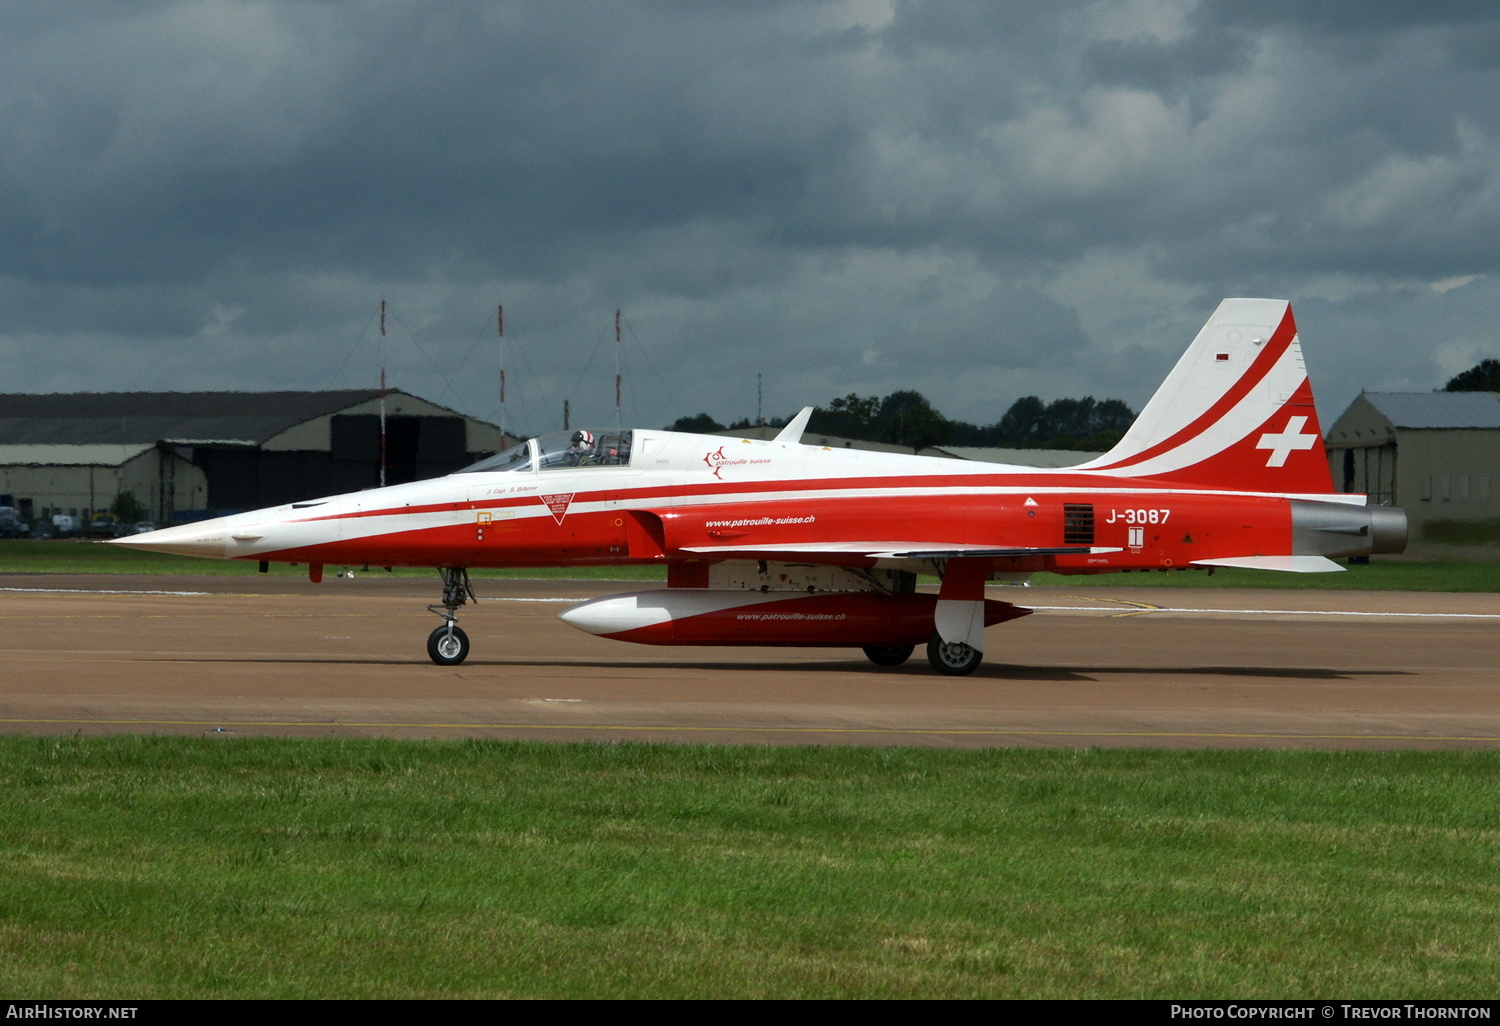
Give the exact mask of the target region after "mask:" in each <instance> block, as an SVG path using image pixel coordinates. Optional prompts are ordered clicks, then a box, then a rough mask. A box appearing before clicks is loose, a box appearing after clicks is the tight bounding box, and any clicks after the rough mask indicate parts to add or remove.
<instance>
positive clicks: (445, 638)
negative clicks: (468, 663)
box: [427, 621, 469, 666]
mask: <svg viewBox="0 0 1500 1026" xmlns="http://www.w3.org/2000/svg"><path fill="white" fill-rule="evenodd" d="M427 655H428V656H429V657H430V658H431V659H432V661H433V662H435V663H437V664H438V665H439V666H457V665H458V664H459V663H461V662H463V661H464V660H465V659H467V658H469V636H468V635H467V634H465V633H464V630H463V628H462V627H460V626H459V625H458V624H456V623H453V622H452V621H450V622H448V623H445V624H443V626H441V627H439V628H437V629H436V630H434V631H433V632H432V633H431V634H429V635H427Z"/></svg>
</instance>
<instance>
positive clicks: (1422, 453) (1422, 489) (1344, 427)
mask: <svg viewBox="0 0 1500 1026" xmlns="http://www.w3.org/2000/svg"><path fill="white" fill-rule="evenodd" d="M1326 444H1327V447H1328V461H1329V466H1330V469H1331V470H1332V471H1333V483H1334V486H1335V487H1336V488H1338V489H1339V490H1340V491H1344V492H1364V493H1366V494H1368V495H1369V502H1370V504H1371V505H1372V506H1399V507H1401V508H1402V509H1404V510H1405V511H1406V516H1407V520H1408V522H1409V523H1410V525H1411V532H1412V540H1413V541H1414V542H1436V543H1448V544H1487V543H1494V542H1500V395H1496V394H1495V393H1493V392H1361V393H1360V395H1359V397H1358V398H1356V399H1355V400H1354V402H1353V403H1351V404H1350V406H1349V408H1348V409H1347V410H1345V411H1344V414H1343V416H1341V417H1339V419H1338V420H1336V421H1335V422H1334V424H1333V427H1331V428H1330V429H1329V431H1328V437H1327V441H1326Z"/></svg>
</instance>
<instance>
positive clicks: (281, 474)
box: [0, 389, 504, 524]
mask: <svg viewBox="0 0 1500 1026" xmlns="http://www.w3.org/2000/svg"><path fill="white" fill-rule="evenodd" d="M502 441H503V440H502V438H501V433H500V429H499V428H498V427H496V426H495V425H493V424H490V423H488V422H486V421H482V420H478V419H476V418H474V417H468V416H464V415H463V414H460V413H457V412H455V411H453V410H450V409H447V408H446V407H442V406H439V405H437V404H436V403H432V402H428V401H427V400H425V399H422V398H419V397H417V396H414V395H410V394H408V393H406V392H401V391H398V390H391V391H389V392H387V394H386V437H385V469H386V475H385V476H386V483H387V484H398V483H401V482H404V481H416V480H420V479H422V478H427V477H437V476H439V475H442V474H447V473H451V472H452V471H454V470H458V469H460V468H462V467H464V466H467V465H468V464H469V463H472V462H473V461H475V460H477V459H480V458H482V457H484V456H486V455H488V454H490V453H494V452H498V451H499V450H500V449H502V448H504V446H503V445H502ZM380 470H381V437H380V395H379V393H378V392H377V391H375V390H370V389H355V390H347V391H328V392H100V393H94V392H82V393H71V394H52V395H0V505H9V506H15V507H17V508H18V509H19V510H20V512H21V514H22V515H23V517H25V518H26V519H28V520H32V519H37V518H40V517H43V516H48V515H51V514H53V513H67V514H72V515H75V516H82V517H85V518H86V517H88V516H89V515H90V514H91V513H92V512H94V511H97V510H104V509H108V508H109V507H110V505H111V504H112V503H113V502H114V501H115V498H116V497H117V496H118V495H120V494H121V493H122V492H130V493H131V494H132V495H133V496H134V497H135V499H136V501H137V502H139V503H140V505H141V506H142V507H143V508H144V509H145V511H146V516H147V518H148V519H151V520H154V521H156V522H157V523H158V524H167V523H170V522H173V521H180V520H193V519H199V518H201V517H206V516H217V515H221V514H224V513H228V512H233V511H238V510H245V509H256V508H259V507H262V506H273V505H278V504H280V503H284V502H291V501H295V500H297V499H305V498H309V497H312V496H318V495H330V494H335V493H339V492H351V491H358V490H360V489H363V488H371V487H374V486H376V485H378V484H379V483H380Z"/></svg>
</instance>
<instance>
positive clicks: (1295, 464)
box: [1084, 299, 1334, 494]
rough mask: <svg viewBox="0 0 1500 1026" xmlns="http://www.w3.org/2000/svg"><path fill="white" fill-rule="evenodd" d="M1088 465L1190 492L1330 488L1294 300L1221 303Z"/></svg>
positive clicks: (1314, 490) (1297, 491)
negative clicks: (1125, 426) (1137, 411)
mask: <svg viewBox="0 0 1500 1026" xmlns="http://www.w3.org/2000/svg"><path fill="white" fill-rule="evenodd" d="M1084 467H1085V468H1087V469H1097V470H1109V471H1110V472H1111V473H1116V474H1129V475H1131V476H1133V477H1149V478H1157V479H1165V480H1168V481H1172V482H1174V483H1178V484H1182V485H1186V486H1190V487H1213V488H1233V489H1236V490H1245V491H1276V492H1296V493H1304V494H1308V493H1321V492H1332V491H1333V490H1334V489H1333V477H1332V474H1331V473H1330V472H1329V468H1328V459H1327V456H1326V455H1325V453H1324V448H1323V435H1322V429H1321V427H1320V425H1319V423H1318V412H1317V408H1316V406H1315V405H1314V403H1313V394H1312V386H1311V384H1310V383H1309V382H1308V379H1307V368H1306V365H1305V364H1304V362H1303V359H1302V347H1301V344H1300V342H1299V341H1298V337H1297V325H1296V322H1295V320H1294V319H1293V317H1292V307H1291V304H1290V303H1289V302H1287V301H1286V300H1283V299H1226V300H1224V301H1223V302H1222V303H1220V304H1219V307H1218V309H1217V310H1215V311H1214V313H1213V316H1212V317H1210V318H1209V320H1208V323H1207V324H1205V325H1204V326H1203V329H1202V330H1201V331H1200V332H1198V335H1197V337H1196V338H1195V339H1193V343H1192V345H1190V346H1188V349H1187V351H1186V352H1185V353H1183V355H1182V357H1181V358H1180V359H1179V360H1178V361H1177V364H1176V366H1174V367H1173V368H1172V371H1171V373H1170V374H1168V375H1167V379H1166V381H1164V382H1163V383H1162V386H1161V388H1159V389H1158V390H1157V392H1156V394H1155V395H1154V396H1152V397H1151V400H1150V402H1148V403H1147V404H1146V407H1145V409H1143V410H1142V411H1141V415H1140V416H1139V417H1137V418H1136V421H1135V423H1134V424H1133V425H1131V427H1130V430H1129V431H1127V432H1126V433H1125V437H1124V438H1122V439H1121V440H1120V443H1119V444H1118V445H1116V446H1115V447H1114V448H1113V449H1112V450H1110V451H1109V452H1108V453H1106V454H1105V455H1104V456H1102V457H1100V458H1099V459H1097V460H1094V461H1092V462H1090V463H1087V464H1084Z"/></svg>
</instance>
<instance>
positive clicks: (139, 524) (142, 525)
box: [127, 520, 156, 534]
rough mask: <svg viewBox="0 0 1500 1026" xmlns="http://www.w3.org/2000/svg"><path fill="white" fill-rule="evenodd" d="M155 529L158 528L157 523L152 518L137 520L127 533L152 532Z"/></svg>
mask: <svg viewBox="0 0 1500 1026" xmlns="http://www.w3.org/2000/svg"><path fill="white" fill-rule="evenodd" d="M154 530H156V524H154V523H153V522H152V521H150V520H138V521H136V523H135V526H134V527H132V528H130V530H129V532H127V533H129V534H150V533H151V532H152V531H154Z"/></svg>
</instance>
